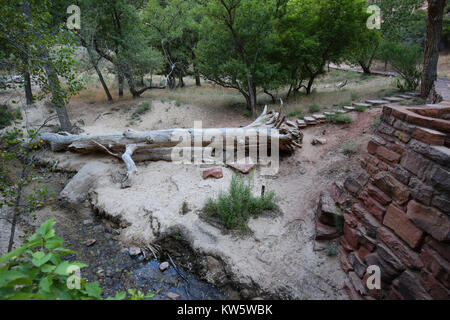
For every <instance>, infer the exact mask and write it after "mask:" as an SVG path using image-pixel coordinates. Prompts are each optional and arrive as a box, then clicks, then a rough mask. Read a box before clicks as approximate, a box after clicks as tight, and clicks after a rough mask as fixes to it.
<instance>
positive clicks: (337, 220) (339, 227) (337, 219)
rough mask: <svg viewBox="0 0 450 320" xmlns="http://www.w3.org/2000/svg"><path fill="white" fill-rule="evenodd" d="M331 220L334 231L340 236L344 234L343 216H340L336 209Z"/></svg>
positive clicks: (340, 213)
mask: <svg viewBox="0 0 450 320" xmlns="http://www.w3.org/2000/svg"><path fill="white" fill-rule="evenodd" d="M333 219H334V227H335V228H336V231H337V232H338V233H339V234H342V233H343V232H344V216H343V215H342V212H340V210H339V209H336V212H335V213H334V215H333Z"/></svg>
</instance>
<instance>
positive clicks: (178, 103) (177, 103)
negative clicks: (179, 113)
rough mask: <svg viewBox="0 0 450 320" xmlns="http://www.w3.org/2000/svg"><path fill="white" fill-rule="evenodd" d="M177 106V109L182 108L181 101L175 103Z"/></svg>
mask: <svg viewBox="0 0 450 320" xmlns="http://www.w3.org/2000/svg"><path fill="white" fill-rule="evenodd" d="M175 105H176V106H177V107H180V106H181V101H180V100H178V99H177V100H176V101H175Z"/></svg>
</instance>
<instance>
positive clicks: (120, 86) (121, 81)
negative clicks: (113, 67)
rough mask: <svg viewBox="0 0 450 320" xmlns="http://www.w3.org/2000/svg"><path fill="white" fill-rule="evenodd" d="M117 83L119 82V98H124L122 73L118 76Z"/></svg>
mask: <svg viewBox="0 0 450 320" xmlns="http://www.w3.org/2000/svg"><path fill="white" fill-rule="evenodd" d="M117 81H118V82H119V97H123V76H122V74H121V73H120V72H118V74H117Z"/></svg>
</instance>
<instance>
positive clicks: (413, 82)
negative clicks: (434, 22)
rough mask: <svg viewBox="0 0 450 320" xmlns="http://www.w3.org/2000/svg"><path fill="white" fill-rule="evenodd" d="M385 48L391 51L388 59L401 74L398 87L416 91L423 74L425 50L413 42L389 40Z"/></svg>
mask: <svg viewBox="0 0 450 320" xmlns="http://www.w3.org/2000/svg"><path fill="white" fill-rule="evenodd" d="M383 50H385V51H387V52H389V55H388V61H389V63H390V64H391V66H392V67H393V68H394V70H395V71H396V72H397V73H398V74H399V75H400V79H397V87H398V88H399V90H400V91H415V90H416V89H417V87H418V86H419V83H420V78H421V75H422V63H423V50H422V49H421V48H420V46H418V45H416V44H412V43H394V42H387V43H385V44H384V45H383Z"/></svg>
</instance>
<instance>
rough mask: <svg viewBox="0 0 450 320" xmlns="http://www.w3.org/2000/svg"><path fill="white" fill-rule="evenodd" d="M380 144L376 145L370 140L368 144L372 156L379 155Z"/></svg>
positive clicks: (368, 150)
mask: <svg viewBox="0 0 450 320" xmlns="http://www.w3.org/2000/svg"><path fill="white" fill-rule="evenodd" d="M377 148H378V144H377V143H375V142H374V141H373V140H370V141H369V143H368V144H367V152H369V153H370V154H376V153H377Z"/></svg>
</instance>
